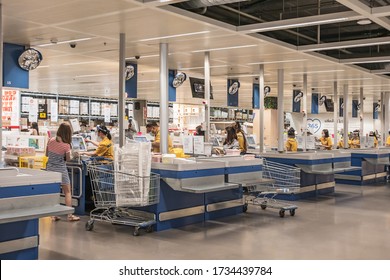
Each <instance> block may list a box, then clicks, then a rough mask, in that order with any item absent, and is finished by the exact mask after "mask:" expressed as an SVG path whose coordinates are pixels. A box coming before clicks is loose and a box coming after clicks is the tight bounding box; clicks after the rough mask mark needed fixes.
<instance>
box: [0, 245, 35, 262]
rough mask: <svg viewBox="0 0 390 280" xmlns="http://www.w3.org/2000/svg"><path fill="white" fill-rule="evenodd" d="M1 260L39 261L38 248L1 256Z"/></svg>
mask: <svg viewBox="0 0 390 280" xmlns="http://www.w3.org/2000/svg"><path fill="white" fill-rule="evenodd" d="M0 259H1V260H37V259H38V247H35V248H29V249H25V250H20V251H15V252H10V253H6V254H0Z"/></svg>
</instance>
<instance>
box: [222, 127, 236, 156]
mask: <svg viewBox="0 0 390 280" xmlns="http://www.w3.org/2000/svg"><path fill="white" fill-rule="evenodd" d="M225 131H226V138H225V141H224V142H223V149H224V150H226V149H237V150H238V149H240V143H239V142H238V139H237V134H236V130H235V128H234V127H231V126H228V127H227V128H226V129H225Z"/></svg>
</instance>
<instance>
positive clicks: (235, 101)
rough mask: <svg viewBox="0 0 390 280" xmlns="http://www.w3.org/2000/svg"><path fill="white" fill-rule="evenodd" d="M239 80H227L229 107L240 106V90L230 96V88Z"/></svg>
mask: <svg viewBox="0 0 390 280" xmlns="http://www.w3.org/2000/svg"><path fill="white" fill-rule="evenodd" d="M234 82H238V80H230V79H229V80H227V103H228V104H227V105H228V106H233V107H237V106H238V93H239V91H240V90H237V92H236V93H235V94H229V87H230V86H231V85H232V84H233V83H234Z"/></svg>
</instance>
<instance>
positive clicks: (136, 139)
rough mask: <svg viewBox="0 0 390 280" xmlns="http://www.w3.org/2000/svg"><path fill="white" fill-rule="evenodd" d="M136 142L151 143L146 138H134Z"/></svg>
mask: <svg viewBox="0 0 390 280" xmlns="http://www.w3.org/2000/svg"><path fill="white" fill-rule="evenodd" d="M134 140H135V141H137V142H149V140H148V138H146V136H134Z"/></svg>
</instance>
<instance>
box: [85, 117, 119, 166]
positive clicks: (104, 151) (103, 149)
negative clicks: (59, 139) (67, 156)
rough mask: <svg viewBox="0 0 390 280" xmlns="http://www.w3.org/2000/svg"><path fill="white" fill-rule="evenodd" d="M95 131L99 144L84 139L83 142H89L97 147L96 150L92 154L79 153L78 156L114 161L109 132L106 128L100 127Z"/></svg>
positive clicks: (112, 145)
mask: <svg viewBox="0 0 390 280" xmlns="http://www.w3.org/2000/svg"><path fill="white" fill-rule="evenodd" d="M96 129H97V136H98V138H100V139H101V141H100V142H96V141H92V140H90V139H88V138H86V139H85V142H90V143H92V144H93V145H94V146H97V148H96V150H95V151H92V152H79V154H80V155H87V156H92V157H104V158H109V159H114V144H113V143H112V141H111V134H110V131H109V130H108V129H107V127H105V126H100V125H98V126H97V127H96Z"/></svg>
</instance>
